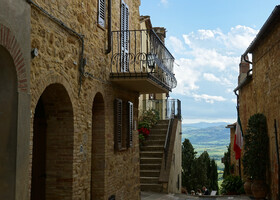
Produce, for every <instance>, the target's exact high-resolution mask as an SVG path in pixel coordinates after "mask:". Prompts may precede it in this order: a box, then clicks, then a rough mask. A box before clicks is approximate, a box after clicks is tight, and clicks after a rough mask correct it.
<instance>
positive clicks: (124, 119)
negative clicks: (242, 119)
mask: <svg viewBox="0 0 280 200" xmlns="http://www.w3.org/2000/svg"><path fill="white" fill-rule="evenodd" d="M114 112H115V113H114V115H115V117H114V118H115V119H114V121H115V123H114V126H115V130H114V132H115V136H114V137H115V149H116V150H117V151H121V150H125V149H127V148H130V147H132V145H133V143H132V141H133V103H132V102H130V101H128V102H127V105H126V106H123V101H122V100H121V99H115V102H114Z"/></svg>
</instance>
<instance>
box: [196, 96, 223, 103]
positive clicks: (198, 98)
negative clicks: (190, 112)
mask: <svg viewBox="0 0 280 200" xmlns="http://www.w3.org/2000/svg"><path fill="white" fill-rule="evenodd" d="M193 97H194V99H195V100H196V101H201V100H204V101H205V102H206V103H214V102H215V101H225V100H226V99H225V98H224V97H222V96H210V95H207V94H200V95H199V94H193Z"/></svg>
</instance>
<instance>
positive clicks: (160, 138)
mask: <svg viewBox="0 0 280 200" xmlns="http://www.w3.org/2000/svg"><path fill="white" fill-rule="evenodd" d="M165 138H166V136H165V135H153V134H150V135H149V137H148V139H147V141H150V140H165Z"/></svg>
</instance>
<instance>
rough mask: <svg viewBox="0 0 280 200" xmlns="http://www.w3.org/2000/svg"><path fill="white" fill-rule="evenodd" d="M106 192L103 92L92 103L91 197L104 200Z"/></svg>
mask: <svg viewBox="0 0 280 200" xmlns="http://www.w3.org/2000/svg"><path fill="white" fill-rule="evenodd" d="M104 194H105V106H104V98H103V96H102V94H101V93H97V94H96V95H95V97H94V100H93V105H92V152H91V199H92V200H103V199H104Z"/></svg>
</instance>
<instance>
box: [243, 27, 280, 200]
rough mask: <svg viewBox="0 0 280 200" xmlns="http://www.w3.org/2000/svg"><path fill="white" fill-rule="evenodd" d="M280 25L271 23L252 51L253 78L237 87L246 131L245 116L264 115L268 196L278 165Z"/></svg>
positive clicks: (273, 191)
mask: <svg viewBox="0 0 280 200" xmlns="http://www.w3.org/2000/svg"><path fill="white" fill-rule="evenodd" d="M279 35H280V24H279V22H278V23H276V24H275V25H274V28H273V29H272V31H271V32H269V34H267V35H266V37H264V38H263V39H262V40H261V41H260V42H259V43H258V45H257V47H256V48H255V49H254V51H253V80H252V81H251V82H250V83H249V84H247V85H246V86H244V87H243V88H242V89H241V90H240V118H241V122H242V128H243V131H244V133H245V134H246V128H247V123H248V119H249V118H250V116H251V115H253V114H255V113H263V114H264V115H265V116H266V118H267V126H268V135H269V159H270V163H269V170H268V176H267V182H268V184H269V186H270V194H271V196H270V198H269V199H272V200H274V199H276V195H277V187H278V172H277V170H278V167H277V155H276V144H275V129H274V120H276V122H277V131H278V140H279V132H280V131H279V127H280V109H279V108H280V67H279V66H280V59H279V58H280V45H279Z"/></svg>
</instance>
